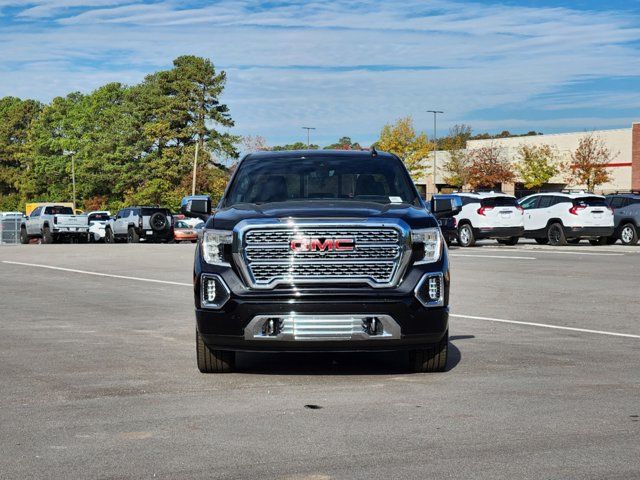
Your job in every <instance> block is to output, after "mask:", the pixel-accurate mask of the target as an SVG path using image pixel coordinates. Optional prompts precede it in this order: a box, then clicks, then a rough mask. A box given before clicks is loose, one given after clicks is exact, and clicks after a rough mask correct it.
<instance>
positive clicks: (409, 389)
mask: <svg viewBox="0 0 640 480" xmlns="http://www.w3.org/2000/svg"><path fill="white" fill-rule="evenodd" d="M483 245H484V246H482V247H478V248H469V249H458V248H454V249H452V250H451V251H450V254H451V264H452V278H453V280H452V281H453V285H452V299H451V312H452V314H453V316H452V318H451V326H450V334H451V345H452V347H451V350H450V352H451V356H450V361H449V366H448V371H447V372H446V373H442V374H409V373H406V371H405V370H404V369H403V366H404V364H403V362H402V358H400V356H399V355H390V354H382V355H373V354H366V355H364V354H353V355H345V354H341V355H334V356H331V355H293V354H290V355H257V354H244V355H241V356H240V358H239V367H240V372H238V373H234V374H229V375H202V374H200V373H199V372H198V370H197V368H196V365H195V351H194V319H193V299H192V292H191V289H190V282H191V262H192V256H193V248H194V247H193V245H143V244H141V245H25V246H15V247H4V248H0V262H1V263H0V272H1V274H0V288H1V289H2V290H1V291H2V294H1V296H0V312H1V313H0V317H1V320H0V391H1V393H0V442H1V443H0V444H1V446H2V447H1V448H0V459H1V461H0V478H12V479H13V478H67V479H72V478H189V479H191V478H224V479H227V478H228V479H231V478H234V479H235V478H237V479H258V478H273V479H307V480H311V479H313V480H320V479H334V478H335V479H347V478H358V479H372V478H381V479H390V478H412V479H425V478H436V477H438V478H465V479H469V478H474V479H475V478H486V479H498V478H531V479H543V478H544V479H568V478H571V479H574V478H589V479H596V478H597V479H600V478H603V479H604V478H606V479H622V478H625V479H626V478H640V417H639V416H640V314H639V312H640V300H638V298H639V295H638V294H639V288H640V247H635V248H633V247H623V246H621V245H614V246H610V247H591V246H589V245H588V244H584V245H578V246H571V247H561V248H552V247H540V246H537V245H534V244H525V245H518V246H516V247H503V246H498V245H497V244H495V243H484V244H483ZM8 262H12V263H8ZM47 267H59V268H63V269H66V270H61V269H57V268H47ZM103 274H104V275H103ZM149 280H152V281H149ZM154 280H155V281H154ZM554 327H560V328H554ZM309 407H315V408H309Z"/></svg>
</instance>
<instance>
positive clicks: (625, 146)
mask: <svg viewBox="0 0 640 480" xmlns="http://www.w3.org/2000/svg"><path fill="white" fill-rule="evenodd" d="M585 135H594V136H596V137H598V138H600V139H602V140H603V142H604V143H605V144H606V146H607V147H608V148H609V149H610V150H611V152H612V153H613V158H612V160H611V161H610V162H609V171H610V173H611V181H610V182H609V183H606V184H603V185H599V186H598V187H597V188H596V193H610V192H615V191H629V190H640V123H633V124H632V125H631V126H630V127H629V128H619V129H614V130H595V131H584V132H572V133H558V134H551V135H536V136H528V137H509V138H499V139H492V140H469V141H468V142H467V149H475V148H481V147H486V146H489V145H495V146H497V147H499V148H500V149H502V151H503V153H504V155H505V156H506V158H507V159H508V160H509V161H510V162H512V163H515V162H517V161H518V155H517V151H518V147H519V146H520V145H523V144H524V145H545V144H546V145H550V146H552V147H554V148H555V149H556V150H557V152H558V153H559V156H560V161H562V162H568V161H569V160H570V158H571V152H573V151H575V149H576V148H577V146H578V144H579V142H580V140H581V139H582V138H583V137H584V136H585ZM433 155H434V154H431V156H430V158H429V161H428V165H429V168H428V171H429V173H428V174H427V175H425V177H424V178H421V179H418V181H416V185H417V186H418V189H419V190H420V191H421V193H422V194H424V195H425V197H430V195H431V194H432V193H433V192H434V187H433V176H432V175H431V171H432V170H433V166H432V165H433ZM435 157H436V162H437V168H436V191H437V192H451V191H453V190H454V188H452V187H451V186H449V185H447V183H446V181H445V180H444V177H446V176H447V175H446V172H444V171H443V164H444V163H445V161H446V159H447V157H448V153H447V152H445V151H438V152H435ZM518 180H519V179H518V178H516V182H515V183H512V184H504V185H501V186H498V187H497V188H500V189H501V190H502V191H504V192H505V193H516V195H518V196H521V195H523V194H526V193H527V190H525V188H524V186H523V185H522V183H520V182H519V181H518ZM567 187H568V185H567V184H566V180H565V175H564V174H558V175H556V176H555V177H553V178H552V179H551V180H550V181H549V183H548V184H545V185H543V186H542V187H541V188H540V190H542V191H554V190H555V191H558V190H562V189H563V188H567ZM583 187H585V186H584V185H572V186H571V187H570V188H583Z"/></svg>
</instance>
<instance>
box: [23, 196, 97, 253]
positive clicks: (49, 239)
mask: <svg viewBox="0 0 640 480" xmlns="http://www.w3.org/2000/svg"><path fill="white" fill-rule="evenodd" d="M32 238H41V239H42V243H55V242H57V241H63V240H67V241H77V242H82V243H84V242H87V241H88V238H89V217H88V216H87V215H75V214H74V213H73V209H72V208H71V207H65V206H63V205H57V204H55V203H50V204H44V205H40V206H39V207H36V208H35V209H34V210H33V211H32V212H31V213H30V214H29V215H28V216H26V217H25V218H24V219H23V221H22V225H20V243H29V240H30V239H32Z"/></svg>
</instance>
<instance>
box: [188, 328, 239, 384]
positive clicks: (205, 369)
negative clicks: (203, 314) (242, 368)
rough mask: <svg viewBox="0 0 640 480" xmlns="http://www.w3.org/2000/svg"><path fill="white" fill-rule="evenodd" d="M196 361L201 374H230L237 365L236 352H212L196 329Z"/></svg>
mask: <svg viewBox="0 0 640 480" xmlns="http://www.w3.org/2000/svg"><path fill="white" fill-rule="evenodd" d="M196 359H197V361H198V370H200V372H201V373H229V372H233V370H234V369H235V365H236V352H230V351H227V350H210V349H209V347H207V345H206V344H205V343H204V340H202V337H201V336H200V332H198V329H196Z"/></svg>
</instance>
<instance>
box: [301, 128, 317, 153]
mask: <svg viewBox="0 0 640 480" xmlns="http://www.w3.org/2000/svg"><path fill="white" fill-rule="evenodd" d="M302 129H303V130H306V131H307V148H309V147H310V146H311V142H310V139H311V137H310V132H311V130H315V129H316V127H302Z"/></svg>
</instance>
